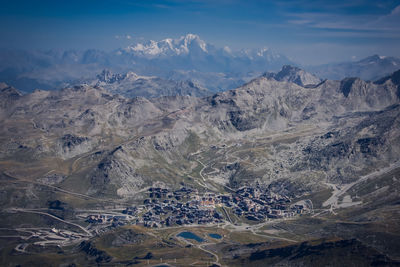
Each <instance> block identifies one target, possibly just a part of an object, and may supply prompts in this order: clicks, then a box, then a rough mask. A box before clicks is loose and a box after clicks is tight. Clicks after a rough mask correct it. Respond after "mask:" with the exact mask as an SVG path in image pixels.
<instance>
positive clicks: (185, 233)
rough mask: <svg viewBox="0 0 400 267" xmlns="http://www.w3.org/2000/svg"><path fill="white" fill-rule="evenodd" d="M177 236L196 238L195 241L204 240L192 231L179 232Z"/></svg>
mask: <svg viewBox="0 0 400 267" xmlns="http://www.w3.org/2000/svg"><path fill="white" fill-rule="evenodd" d="M177 236H179V237H183V238H185V239H193V240H196V241H197V242H203V241H204V239H202V238H201V237H199V236H197V235H195V234H193V233H192V232H180V233H179V234H178V235H177Z"/></svg>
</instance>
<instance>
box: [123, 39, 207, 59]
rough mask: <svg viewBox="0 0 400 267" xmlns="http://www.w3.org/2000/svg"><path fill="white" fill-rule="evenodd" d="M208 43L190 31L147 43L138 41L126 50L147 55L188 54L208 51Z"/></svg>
mask: <svg viewBox="0 0 400 267" xmlns="http://www.w3.org/2000/svg"><path fill="white" fill-rule="evenodd" d="M207 46H208V44H207V43H206V42H205V41H203V40H202V39H200V37H199V36H198V35H196V34H192V33H188V34H186V35H185V36H181V37H180V38H177V39H172V38H166V39H163V40H160V41H158V42H157V41H153V40H150V41H148V42H146V43H137V44H134V45H131V46H129V47H127V48H125V49H124V50H125V51H126V52H132V53H135V54H138V55H141V56H145V57H156V56H171V55H172V56H174V55H187V54H189V53H190V52H196V51H197V52H198V51H200V52H204V53H207Z"/></svg>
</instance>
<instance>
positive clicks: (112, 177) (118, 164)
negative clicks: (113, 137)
mask: <svg viewBox="0 0 400 267" xmlns="http://www.w3.org/2000/svg"><path fill="white" fill-rule="evenodd" d="M125 156H126V152H125V151H124V150H123V148H122V147H117V148H116V149H115V150H113V151H112V152H110V153H109V155H107V156H106V157H105V158H104V159H103V160H101V161H100V163H99V164H98V165H97V167H96V168H95V169H94V170H93V171H92V172H91V173H90V175H89V176H88V177H87V178H88V179H90V188H89V191H88V194H100V195H101V194H105V195H107V194H108V195H110V194H111V195H113V194H116V195H118V196H120V197H129V196H133V195H134V194H135V193H136V191H138V190H139V189H140V188H141V186H142V185H143V183H144V181H143V178H142V177H141V176H140V175H138V174H137V173H136V172H135V169H134V168H133V167H132V164H130V162H129V160H127V159H126V158H125Z"/></svg>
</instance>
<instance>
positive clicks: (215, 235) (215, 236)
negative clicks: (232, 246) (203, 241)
mask: <svg viewBox="0 0 400 267" xmlns="http://www.w3.org/2000/svg"><path fill="white" fill-rule="evenodd" d="M208 235H209V236H210V237H211V238H214V239H221V238H222V236H221V235H219V234H208Z"/></svg>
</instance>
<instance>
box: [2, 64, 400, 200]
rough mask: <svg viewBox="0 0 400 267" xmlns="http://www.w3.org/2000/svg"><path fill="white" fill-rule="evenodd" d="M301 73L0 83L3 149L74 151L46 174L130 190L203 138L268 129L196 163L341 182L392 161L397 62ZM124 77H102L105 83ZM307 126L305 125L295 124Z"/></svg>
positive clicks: (45, 153)
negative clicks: (124, 86)
mask: <svg viewBox="0 0 400 267" xmlns="http://www.w3.org/2000/svg"><path fill="white" fill-rule="evenodd" d="M310 75H311V74H307V73H305V72H303V71H302V70H299V69H297V68H292V67H287V66H286V67H284V68H283V69H282V71H281V72H279V73H277V74H273V75H272V74H271V75H269V76H268V75H263V76H261V77H259V78H257V79H254V80H252V81H250V82H249V83H247V84H245V85H243V86H241V87H239V88H237V89H235V90H230V91H226V92H221V93H218V94H215V95H213V96H209V97H206V98H202V99H200V98H197V97H190V96H169V97H162V98H155V99H146V98H143V97H135V98H132V99H129V98H125V97H122V96H118V95H112V94H110V93H109V92H107V91H106V90H104V89H103V88H101V87H98V86H89V85H82V86H76V87H72V88H66V89H63V90H61V91H53V92H45V91H35V92H33V93H31V94H28V95H20V94H18V93H17V92H15V91H14V90H13V89H7V88H8V87H5V86H3V87H4V88H3V89H2V90H3V91H2V93H3V94H5V95H8V96H10V97H11V98H12V99H13V101H10V102H9V107H8V108H7V109H6V110H4V109H3V117H2V119H1V120H2V123H3V125H5V127H3V128H2V129H0V132H1V133H2V136H3V137H4V138H2V139H0V141H1V144H0V145H1V146H0V147H2V149H3V150H4V151H2V153H1V155H2V159H7V158H12V159H22V158H24V159H25V158H26V159H25V160H26V161H29V159H31V158H34V159H35V160H41V161H43V162H45V161H46V160H48V159H50V158H54V157H56V158H59V159H61V160H63V161H65V162H66V161H67V160H69V159H72V160H71V163H69V164H72V165H71V166H70V167H69V170H70V171H71V172H72V173H69V174H66V175H65V177H64V176H63V179H59V180H58V179H53V180H54V184H55V183H63V184H64V183H65V184H68V180H69V179H71V178H70V177H73V175H78V174H77V173H79V175H83V176H84V180H85V182H87V184H88V187H87V192H86V193H88V194H93V195H114V196H118V197H121V198H129V197H132V196H135V194H136V193H137V192H138V191H140V190H141V189H143V187H145V186H147V185H151V184H152V183H153V182H154V181H155V180H157V181H158V182H164V183H166V184H170V185H172V184H176V183H179V181H181V180H180V179H184V178H183V177H189V176H192V175H191V173H192V172H193V169H194V168H196V166H197V168H199V167H200V165H199V164H200V163H199V162H197V161H195V162H193V154H196V153H200V152H204V153H206V155H208V154H207V153H210V155H212V152H210V151H209V147H210V145H211V144H212V145H214V144H219V145H221V143H238V144H245V145H247V146H249V148H248V149H250V151H251V149H254V147H252V146H256V143H254V142H256V141H254V140H258V139H259V140H264V141H262V142H266V141H265V140H269V139H271V140H272V141H268V142H271V144H270V143H268V142H267V143H268V145H266V144H265V146H264V147H263V148H262V149H263V150H264V152H263V153H262V154H260V155H257V156H254V158H253V159H251V160H249V162H250V163H248V162H247V161H246V160H245V159H243V158H241V157H239V156H236V157H233V156H230V155H227V156H226V157H227V159H222V158H221V162H225V163H218V164H217V165H216V166H217V167H212V166H205V167H204V171H205V172H207V171H209V172H210V173H213V174H210V175H209V176H208V177H212V179H215V181H216V183H219V184H229V185H231V186H233V185H234V186H241V185H243V183H244V182H251V181H253V180H260V181H264V182H266V183H271V182H273V181H275V180H279V179H283V180H282V181H287V180H296V179H300V180H302V181H303V182H304V181H305V180H307V177H309V175H308V172H315V173H320V172H324V173H325V176H324V177H325V178H327V179H329V180H332V181H342V182H343V181H346V182H347V181H352V180H353V179H355V177H357V175H359V174H360V173H361V172H362V171H363V170H362V168H358V167H354V166H358V165H366V164H370V165H371V166H378V165H379V166H380V165H382V164H385V162H386V163H390V162H393V161H394V160H395V157H394V156H393V155H396V153H398V152H399V140H398V139H399V137H398V132H399V130H398V128H399V127H398V121H397V120H398V119H397V115H398V114H399V109H398V104H399V98H398V95H397V94H398V90H399V89H398V86H399V84H400V83H399V81H398V80H399V79H398V77H397V76H398V73H397V72H396V73H394V74H393V75H391V76H388V77H386V78H384V79H381V80H380V81H377V82H375V83H372V82H365V81H362V80H360V79H358V78H347V79H344V80H342V81H329V80H326V81H323V82H320V81H319V80H318V79H314V78H312V77H313V76H310ZM131 78H132V79H136V78H137V77H136V76H135V75H132V77H131ZM131 78H129V77H125V76H115V75H114V76H113V75H112V74H111V73H103V74H102V77H101V79H102V80H104V82H108V83H112V84H114V83H118V82H119V81H120V80H125V79H131ZM311 83H312V84H313V85H312V86H310V84H311ZM311 128H315V129H313V132H312V134H309V135H307V134H303V133H302V131H307V129H311ZM293 129H296V131H299V133H296V134H293V137H291V139H290V138H289V141H287V142H288V144H286V145H284V144H282V145H276V144H274V142H273V140H274V138H276V137H275V136H278V137H279V136H280V135H288V134H290V131H292V130H293ZM303 129H305V130H303ZM10 137H12V138H10ZM300 137H301V138H300ZM257 145H260V144H258V143H257ZM99 151H102V152H101V153H100V152H99ZM221 153H222V152H221ZM224 153H225V152H224ZM22 155H23V157H22ZM214 156H216V157H217V158H218V155H214ZM242 156H243V155H242ZM244 158H246V157H244ZM254 160H255V162H256V164H254V163H253V162H252V161H254ZM201 161H202V159H201ZM210 161H212V159H210ZM86 163H87V164H86ZM251 163H253V165H251ZM38 164H39V163H38ZM231 166H238V169H236V168H233V169H230V168H231ZM250 166H251V167H250ZM206 167H207V168H206ZM213 168H214V169H213ZM49 171H50V170H49ZM63 171H64V172H61V171H59V172H55V173H65V170H63ZM43 173H45V172H43ZM43 173H41V174H40V175H39V176H38V177H37V179H39V178H40V179H42V178H43ZM313 175H314V174H313ZM313 177H314V178H313V179H316V180H317V179H321V175H320V174H318V175H317V174H315V175H314V176H313ZM189 178H190V177H189ZM190 179H193V178H190ZM48 180H49V181H48V182H46V183H49V184H51V183H53V181H52V179H51V177H50V178H49V179H48ZM312 181H315V180H312ZM309 182H310V181H308V183H309ZM304 183H306V182H304ZM71 184H75V183H71ZM305 188H307V187H305ZM85 190H86V189H85Z"/></svg>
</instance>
